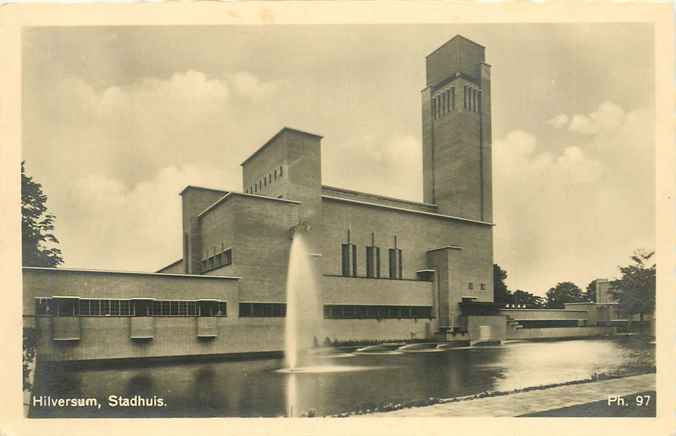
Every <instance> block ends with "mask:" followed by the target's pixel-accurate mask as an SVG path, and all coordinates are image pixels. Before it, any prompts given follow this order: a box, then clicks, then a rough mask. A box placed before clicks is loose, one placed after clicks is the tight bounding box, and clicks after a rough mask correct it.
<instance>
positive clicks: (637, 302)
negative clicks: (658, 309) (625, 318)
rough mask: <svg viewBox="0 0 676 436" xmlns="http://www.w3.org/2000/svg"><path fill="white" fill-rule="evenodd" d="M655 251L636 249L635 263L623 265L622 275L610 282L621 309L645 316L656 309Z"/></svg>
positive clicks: (633, 258) (640, 316) (641, 317)
mask: <svg viewBox="0 0 676 436" xmlns="http://www.w3.org/2000/svg"><path fill="white" fill-rule="evenodd" d="M654 255H655V252H654V251H645V250H636V251H635V252H634V255H633V256H631V259H632V260H633V261H634V263H633V264H631V265H627V266H621V267H620V272H621V273H622V277H621V278H619V279H616V280H612V281H611V282H610V290H609V292H610V293H611V294H612V295H613V296H614V297H615V298H616V299H617V302H618V304H619V306H620V310H622V311H623V312H625V313H627V314H638V315H639V319H640V320H641V321H643V316H644V315H645V314H647V313H654V311H655V285H656V276H655V273H656V268H655V267H656V265H655V262H654V259H653V256H654ZM651 259H652V260H651Z"/></svg>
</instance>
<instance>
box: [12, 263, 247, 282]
mask: <svg viewBox="0 0 676 436" xmlns="http://www.w3.org/2000/svg"><path fill="white" fill-rule="evenodd" d="M21 269H22V270H27V271H40V272H55V273H57V272H83V273H94V274H128V275H142V276H160V277H178V278H185V277H187V278H194V279H225V280H239V279H240V278H241V277H234V276H209V275H202V274H174V273H157V272H143V271H119V270H102V269H87V268H45V267H41V266H24V267H21Z"/></svg>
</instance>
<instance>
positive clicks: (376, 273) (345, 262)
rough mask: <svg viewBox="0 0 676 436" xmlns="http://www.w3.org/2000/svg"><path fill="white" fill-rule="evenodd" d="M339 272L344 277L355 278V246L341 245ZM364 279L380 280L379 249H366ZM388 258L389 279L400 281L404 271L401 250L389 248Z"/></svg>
mask: <svg viewBox="0 0 676 436" xmlns="http://www.w3.org/2000/svg"><path fill="white" fill-rule="evenodd" d="M340 248H341V256H340V257H341V272H342V275H344V276H346V277H350V276H352V277H357V276H358V272H359V268H358V261H357V260H358V256H357V246H356V245H355V244H341V247H340ZM365 254H366V257H365V258H366V277H371V278H380V277H381V275H380V247H374V246H368V247H366V253H365ZM388 258H389V263H388V266H389V278H390V279H402V277H403V271H404V263H403V262H404V261H403V257H402V252H401V249H399V248H390V249H389V250H388Z"/></svg>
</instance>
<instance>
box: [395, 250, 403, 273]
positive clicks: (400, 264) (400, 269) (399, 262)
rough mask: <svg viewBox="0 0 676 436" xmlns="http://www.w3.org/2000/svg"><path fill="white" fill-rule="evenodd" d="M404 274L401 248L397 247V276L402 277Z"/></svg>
mask: <svg viewBox="0 0 676 436" xmlns="http://www.w3.org/2000/svg"><path fill="white" fill-rule="evenodd" d="M403 276H404V260H403V257H402V255H401V249H399V248H398V249H397V278H398V279H400V280H401V279H402V278H403Z"/></svg>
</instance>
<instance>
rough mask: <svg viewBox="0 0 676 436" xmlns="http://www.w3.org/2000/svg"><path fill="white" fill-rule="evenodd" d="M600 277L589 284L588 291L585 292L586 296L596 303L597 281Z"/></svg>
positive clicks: (588, 299)
mask: <svg viewBox="0 0 676 436" xmlns="http://www.w3.org/2000/svg"><path fill="white" fill-rule="evenodd" d="M597 280H598V279H594V280H592V281H591V282H589V284H588V285H587V289H586V292H585V294H584V296H585V298H586V299H587V301H589V302H590V303H595V302H596V281H597Z"/></svg>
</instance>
